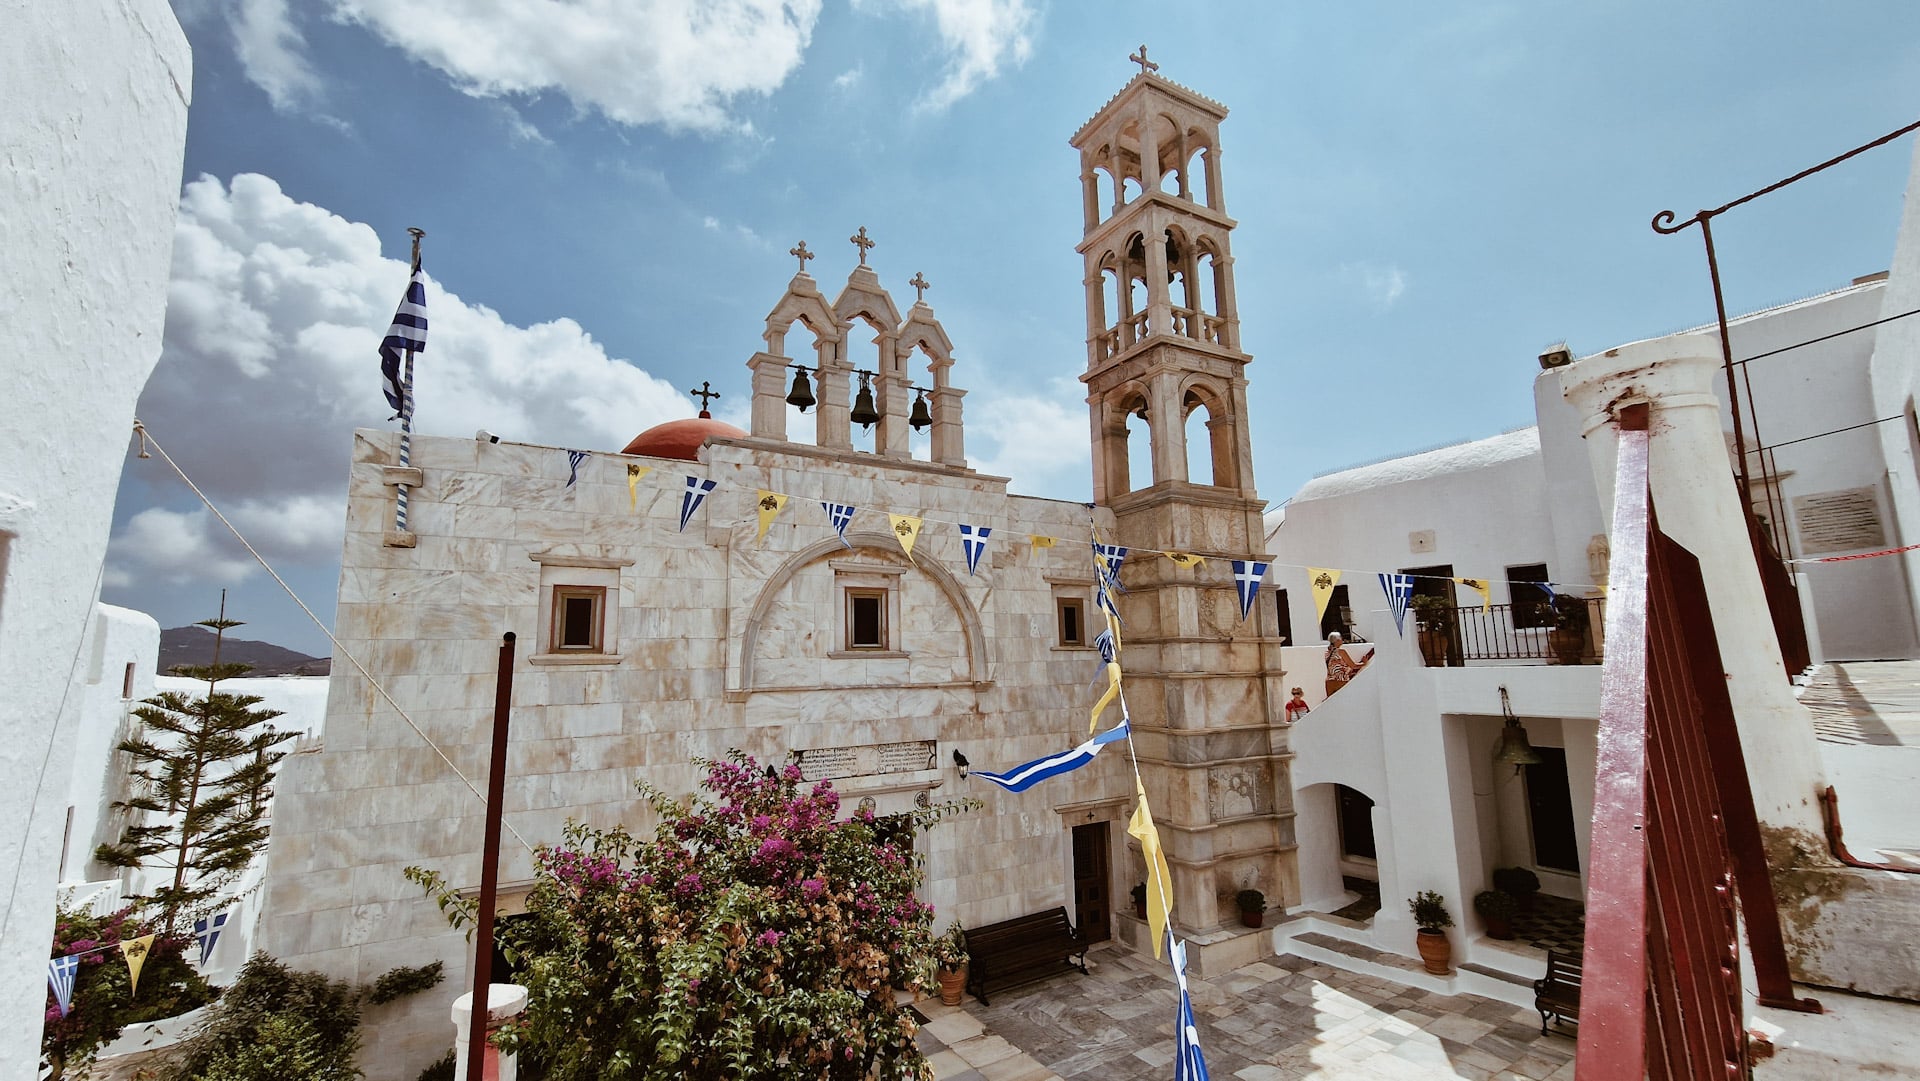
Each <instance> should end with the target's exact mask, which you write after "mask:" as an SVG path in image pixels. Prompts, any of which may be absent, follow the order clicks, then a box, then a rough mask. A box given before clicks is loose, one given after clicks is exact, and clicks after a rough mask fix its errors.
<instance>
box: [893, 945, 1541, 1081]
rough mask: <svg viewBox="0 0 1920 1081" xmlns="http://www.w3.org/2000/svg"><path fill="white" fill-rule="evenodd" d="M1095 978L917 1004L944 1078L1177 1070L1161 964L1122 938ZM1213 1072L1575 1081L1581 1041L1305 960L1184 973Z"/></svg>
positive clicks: (1001, 1080) (1503, 1009) (1102, 958)
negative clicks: (1127, 947) (1208, 974)
mask: <svg viewBox="0 0 1920 1081" xmlns="http://www.w3.org/2000/svg"><path fill="white" fill-rule="evenodd" d="M1089 962H1090V964H1089V968H1091V969H1092V974H1091V975H1088V976H1084V977H1080V976H1074V977H1062V978H1058V979H1054V980H1049V981H1047V982H1045V983H1042V984H1039V985H1036V986H1034V987H1030V988H1025V989H1016V990H1014V991H1012V992H1008V993H1006V994H1004V995H996V996H995V997H994V1004H993V1005H992V1006H990V1007H988V1006H981V1005H980V1003H979V1002H978V1001H977V1000H975V999H972V998H968V999H967V1000H966V1001H965V1002H964V1004H963V1005H961V1006H959V1007H943V1006H940V1005H939V1004H938V1003H937V1002H936V1003H921V1004H920V1006H919V1008H920V1009H921V1011H922V1012H923V1013H924V1014H925V1015H926V1016H927V1018H928V1023H927V1025H926V1026H925V1027H924V1028H923V1029H922V1034H921V1041H922V1042H921V1046H922V1047H923V1049H926V1050H928V1052H929V1054H930V1055H931V1056H932V1057H933V1064H934V1073H935V1076H936V1077H937V1078H939V1081H1056V1079H1057V1081H1136V1079H1139V1081H1146V1079H1149V1078H1152V1079H1156V1081H1159V1079H1164V1078H1168V1077H1170V1076H1171V1074H1172V1060H1173V1050H1174V1040H1173V1011H1174V1007H1175V1002H1176V999H1175V992H1174V989H1173V980H1172V977H1171V974H1170V973H1169V972H1168V971H1167V969H1166V965H1165V963H1164V962H1161V961H1155V960H1153V959H1152V958H1144V959H1143V958H1139V957H1136V956H1134V955H1132V954H1130V953H1127V952H1126V951H1124V950H1122V949H1120V948H1119V947H1115V946H1107V947H1099V948H1096V949H1095V950H1094V951H1093V953H1092V954H1090V955H1089ZM1188 982H1189V984H1190V985H1191V989H1192V994H1193V1000H1194V1012H1195V1014H1196V1018H1197V1023H1198V1027H1199V1030H1200V1044H1201V1047H1202V1048H1204V1049H1205V1051H1206V1056H1207V1066H1208V1069H1209V1071H1210V1072H1211V1074H1212V1075H1213V1076H1214V1077H1217V1078H1223V1079H1224V1078H1234V1079H1237V1081H1282V1079H1285V1081H1293V1079H1310V1081H1362V1079H1365V1081H1382V1079H1385V1081H1489V1079H1494V1078H1498V1079H1500V1081H1570V1079H1571V1076H1572V1059H1573V1050H1574V1044H1573V1041H1572V1040H1570V1039H1567V1038H1565V1037H1562V1036H1546V1037H1543V1036H1541V1035H1540V1028H1539V1025H1538V1023H1537V1017H1536V1015H1535V1014H1533V1013H1532V1011H1529V1010H1524V1009H1519V1008H1516V1007H1514V1006H1510V1005H1508V1004H1506V1003H1502V1002H1495V1001H1492V1000H1490V999H1483V998H1479V997H1477V996H1473V995H1443V994H1438V993H1435V992H1430V991H1423V990H1419V989H1415V988H1408V987H1401V986H1399V985H1397V984H1394V983H1392V982H1391V981H1386V980H1380V979H1377V978H1374V977H1370V976H1359V975H1355V974H1352V973H1348V972H1344V971H1341V970H1338V969H1334V968H1330V967H1328V966H1326V965H1322V964H1318V963H1315V962H1311V961H1307V960H1305V959H1303V958H1297V957H1276V958H1270V959H1268V960H1267V961H1264V962H1259V963H1256V964H1252V965H1248V966H1246V967H1245V968H1242V969H1239V970H1236V971H1234V972H1230V973H1225V974H1222V975H1218V976H1215V977H1213V978H1212V979H1200V978H1197V977H1190V978H1189V981H1188Z"/></svg>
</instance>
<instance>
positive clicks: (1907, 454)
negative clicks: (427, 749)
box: [1862, 143, 1920, 611]
mask: <svg viewBox="0 0 1920 1081" xmlns="http://www.w3.org/2000/svg"><path fill="white" fill-rule="evenodd" d="M1881 304H1882V309H1881V310H1882V312H1883V313H1884V314H1883V317H1884V316H1891V315H1898V314H1900V313H1901V312H1910V311H1913V310H1914V309H1916V308H1920V143H1916V144H1915V146H1914V157H1913V170H1912V172H1911V173H1910V174H1909V175H1908V178H1907V203H1906V210H1905V212H1904V214H1903V215H1902V216H1901V219H1900V235H1899V237H1898V238H1897V239H1896V240H1895V243H1894V250H1893V262H1892V264H1891V265H1890V266H1889V267H1888V273H1887V288H1886V292H1885V293H1884V294H1883V299H1882V302H1881ZM1870 371H1871V379H1872V387H1873V409H1874V416H1875V417H1891V416H1897V415H1903V414H1904V415H1905V416H1906V418H1907V419H1906V420H1904V421H1898V422H1894V423H1890V424H1882V425H1879V426H1877V428H1876V429H1875V431H1876V434H1877V435H1878V436H1879V438H1880V447H1881V455H1882V458H1883V460H1884V461H1885V463H1886V468H1887V495H1888V498H1889V499H1890V500H1891V501H1892V503H1893V506H1894V514H1895V527H1896V529H1897V532H1898V535H1897V536H1896V537H1895V538H1893V539H1894V543H1895V544H1898V545H1906V544H1914V543H1916V542H1920V461H1917V459H1920V451H1917V450H1916V441H1917V439H1920V437H1917V435H1916V431H1915V427H1914V406H1913V403H1914V397H1915V395H1916V394H1920V316H1909V317H1907V318H1905V319H1899V320H1896V321H1894V322H1891V323H1887V324H1885V325H1884V326H1881V327H1880V328H1879V329H1878V330H1877V331H1876V332H1875V339H1874V346H1873V360H1872V363H1871V367H1870ZM1862 562H1865V561H1864V560H1863V561H1862ZM1874 562H1886V563H1897V564H1898V565H1899V566H1900V568H1901V570H1902V571H1903V572H1904V581H1903V583H1902V584H1903V586H1904V588H1905V590H1906V594H1907V599H1908V605H1909V607H1910V610H1913V611H1920V552H1908V553H1907V554H1905V555H1899V556H1888V557H1884V558H1883V559H1880V560H1874Z"/></svg>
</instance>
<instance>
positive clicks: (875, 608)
mask: <svg viewBox="0 0 1920 1081" xmlns="http://www.w3.org/2000/svg"><path fill="white" fill-rule="evenodd" d="M887 646H888V643H887V591H886V590H884V589H849V590H847V648H848V649H886V648H887Z"/></svg>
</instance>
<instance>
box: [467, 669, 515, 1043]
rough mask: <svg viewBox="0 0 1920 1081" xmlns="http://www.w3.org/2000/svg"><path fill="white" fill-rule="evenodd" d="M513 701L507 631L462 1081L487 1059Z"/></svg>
mask: <svg viewBox="0 0 1920 1081" xmlns="http://www.w3.org/2000/svg"><path fill="white" fill-rule="evenodd" d="M512 700H513V632H512V631H508V632H507V633H505V634H503V635H501V636H500V676H499V679H498V680H497V682H495V684H494V691H493V755H492V757H491V758H489V759H488V760H487V812H486V813H487V834H486V836H487V839H486V846H485V847H484V848H482V849H481V850H480V912H479V915H478V917H477V918H476V919H475V921H474V924H475V926H474V935H473V1012H472V1013H471V1014H469V1015H468V1021H467V1079H466V1081H483V1078H484V1077H485V1074H484V1072H483V1071H485V1069H486V1061H487V986H488V985H489V984H491V983H492V982H493V906H494V893H495V891H496V890H497V889H498V888H499V885H500V802H501V794H502V793H503V792H504V791H505V790H506V787H507V710H508V704H509V703H510V702H511V701H512Z"/></svg>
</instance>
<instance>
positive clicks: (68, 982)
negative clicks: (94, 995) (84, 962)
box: [47, 953, 80, 1017]
mask: <svg viewBox="0 0 1920 1081" xmlns="http://www.w3.org/2000/svg"><path fill="white" fill-rule="evenodd" d="M79 971H80V955H79V954H77V953H74V954H68V955H67V956H65V957H55V958H54V959H52V960H51V961H48V962H47V982H48V983H50V984H52V985H53V1001H55V1002H56V1003H59V1005H60V1016H62V1017H65V1016H66V1015H67V1014H69V1013H71V1012H72V1011H73V977H74V974H75V973H77V972H79Z"/></svg>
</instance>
